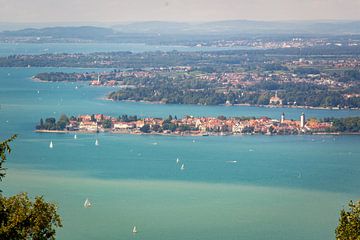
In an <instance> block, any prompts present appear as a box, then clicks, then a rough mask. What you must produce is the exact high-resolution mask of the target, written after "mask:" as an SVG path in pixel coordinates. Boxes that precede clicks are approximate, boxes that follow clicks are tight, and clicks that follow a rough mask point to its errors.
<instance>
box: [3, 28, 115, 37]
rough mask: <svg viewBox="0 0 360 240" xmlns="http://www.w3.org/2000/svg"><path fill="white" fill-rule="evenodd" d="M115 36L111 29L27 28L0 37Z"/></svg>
mask: <svg viewBox="0 0 360 240" xmlns="http://www.w3.org/2000/svg"><path fill="white" fill-rule="evenodd" d="M113 34H114V30H113V29H111V28H103V27H92V26H82V27H47V28H40V29H37V28H26V29H22V30H16V31H3V32H1V33H0V37H42V38H44V37H45V38H57V39H58V38H77V39H90V40H91V39H104V37H107V36H111V35H113Z"/></svg>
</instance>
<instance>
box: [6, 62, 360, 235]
mask: <svg viewBox="0 0 360 240" xmlns="http://www.w3.org/2000/svg"><path fill="white" fill-rule="evenodd" d="M60 70H61V71H68V72H74V71H102V70H99V69H75V68H63V69H58V68H0V84H1V87H0V105H1V108H0V139H4V138H6V137H9V136H10V135H11V134H13V133H17V134H19V136H18V138H17V139H16V140H15V141H14V142H13V143H12V146H13V152H12V153H11V155H10V157H9V159H8V161H7V163H6V167H7V168H8V171H7V176H6V178H5V179H4V181H3V182H1V189H2V190H3V191H4V194H5V195H11V194H15V193H18V192H22V191H26V192H29V193H30V194H31V196H35V195H43V196H44V197H45V199H47V200H51V201H54V202H56V203H57V204H58V207H59V212H60V214H61V216H62V218H63V223H64V228H62V229H60V230H58V239H65V240H72V239H75V240H82V239H150V240H152V239H153V240H158V239H179V240H180V239H214V240H215V239H254V240H257V239H270V240H272V239H273V240H279V239H284V240H285V239H295V240H297V239H299V240H300V239H301V240H303V239H306V240H328V239H334V229H335V227H336V224H337V220H338V213H339V209H341V208H342V207H343V206H344V205H346V203H347V202H348V201H349V200H350V199H353V200H355V199H360V190H359V189H360V177H359V176H360V149H359V146H360V136H210V137H190V136H187V137H180V136H138V135H117V134H107V133H104V134H98V135H96V134H78V135H77V139H74V136H73V134H56V133H35V132H33V130H34V127H35V125H36V124H37V123H38V121H39V119H40V118H46V117H57V118H58V117H59V115H60V114H61V113H66V114H68V115H79V114H88V113H104V114H108V115H112V116H118V115H121V114H137V115H140V116H152V117H166V116H168V115H169V114H172V115H177V116H179V117H182V116H184V115H188V114H189V115H194V116H218V115H225V116H256V117H260V116H269V117H272V118H279V117H280V115H281V113H282V112H285V115H286V117H287V118H293V119H296V118H298V117H299V115H300V114H301V112H303V111H304V112H305V114H306V116H308V117H310V116H311V117H318V118H323V117H331V116H334V117H346V116H360V111H356V110H315V109H287V108H260V107H247V106H232V107H225V106H196V105H190V106H189V105H159V104H146V103H134V102H111V101H105V100H103V97H104V96H105V95H106V94H107V93H108V92H110V91H114V88H111V87H100V88H96V87H90V86H88V85H87V84H86V83H41V82H34V81H32V80H31V77H32V76H33V75H35V74H36V73H38V72H43V71H60ZM76 87H77V88H76ZM95 139H98V140H99V146H95ZM50 141H52V142H53V145H54V147H53V148H52V149H50V148H49V143H50ZM177 158H179V161H180V162H179V163H176V159H177ZM181 164H184V166H185V169H184V170H183V171H181V170H180V166H181ZM86 198H89V199H90V201H91V202H92V207H91V208H88V209H85V208H84V207H83V203H84V201H85V199H86ZM134 225H136V226H137V228H138V231H139V232H138V233H137V234H135V235H133V234H132V232H131V230H132V228H133V226H134Z"/></svg>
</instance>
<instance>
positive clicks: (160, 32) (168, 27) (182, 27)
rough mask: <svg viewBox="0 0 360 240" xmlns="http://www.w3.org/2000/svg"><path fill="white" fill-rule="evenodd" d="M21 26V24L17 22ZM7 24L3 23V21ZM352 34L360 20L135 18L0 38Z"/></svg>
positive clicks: (144, 38)
mask: <svg viewBox="0 0 360 240" xmlns="http://www.w3.org/2000/svg"><path fill="white" fill-rule="evenodd" d="M17 26H18V25H17ZM2 28H4V23H3V25H2ZM273 34H282V35H319V34H323V35H351V34H360V21H352V22H350V21H321V22H311V21H293V22H264V21H248V20H232V21H217V22H205V23H183V22H160V21H152V22H135V23H122V24H112V25H110V24H109V25H107V26H100V24H99V25H98V26H61V27H45V28H26V29H21V30H12V31H9V30H8V31H3V32H0V39H19V38H37V39H47V40H49V39H50V40H51V41H57V40H64V39H79V40H89V41H114V42H119V41H130V42H139V41H159V40H161V39H162V40H164V39H165V41H166V39H176V40H182V39H185V38H189V37H190V38H193V39H199V38H200V36H207V37H208V38H209V37H210V38H212V37H219V36H225V37H226V36H227V37H228V36H239V35H241V36H247V35H249V36H251V35H273Z"/></svg>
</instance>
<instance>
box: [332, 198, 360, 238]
mask: <svg viewBox="0 0 360 240" xmlns="http://www.w3.org/2000/svg"><path fill="white" fill-rule="evenodd" d="M335 233H336V239H337V240H360V201H358V202H357V203H353V202H352V201H350V203H349V209H348V210H345V209H342V210H341V212H340V219H339V225H338V227H337V228H336V230H335Z"/></svg>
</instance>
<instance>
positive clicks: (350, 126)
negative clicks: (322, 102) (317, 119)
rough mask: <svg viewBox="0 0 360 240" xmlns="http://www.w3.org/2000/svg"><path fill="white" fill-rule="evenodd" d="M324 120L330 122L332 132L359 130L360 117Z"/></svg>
mask: <svg viewBox="0 0 360 240" xmlns="http://www.w3.org/2000/svg"><path fill="white" fill-rule="evenodd" d="M324 121H325V122H332V123H333V126H332V129H331V130H332V131H334V132H360V117H347V118H324Z"/></svg>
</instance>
